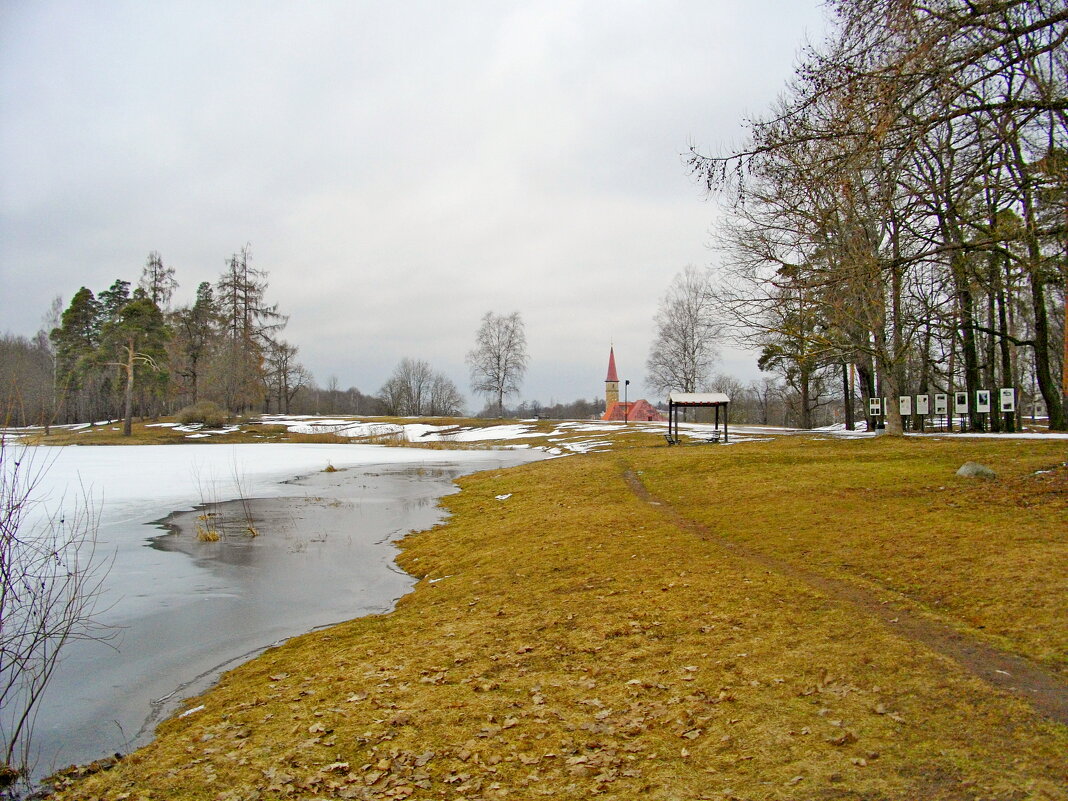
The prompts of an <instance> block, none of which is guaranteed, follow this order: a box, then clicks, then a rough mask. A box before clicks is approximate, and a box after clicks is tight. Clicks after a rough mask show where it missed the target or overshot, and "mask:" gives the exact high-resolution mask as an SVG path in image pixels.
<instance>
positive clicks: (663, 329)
mask: <svg viewBox="0 0 1068 801" xmlns="http://www.w3.org/2000/svg"><path fill="white" fill-rule="evenodd" d="M713 312H714V304H713V302H712V292H711V285H710V283H709V278H708V274H707V273H706V272H702V271H699V270H698V269H697V268H696V267H694V266H693V265H689V266H687V267H686V269H685V270H683V271H682V272H681V273H679V274H678V275H676V276H675V280H674V281H672V283H671V287H670V288H669V289H668V291H667V294H665V295H664V297H663V298H661V300H660V308H659V310H658V311H657V313H656V340H655V341H654V343H653V349H652V350H651V351H650V352H649V358H648V359H647V360H646V363H645V367H646V369H647V370H648V371H649V372H648V375H647V376H646V379H645V383H646V384H647V385H648V386H649V387H651V388H652V389H653V390H655V391H656V392H658V393H661V394H665V395H666V394H667V393H669V392H671V391H672V390H680V391H682V392H696V391H697V389H698V387H700V386H703V385H704V384H705V383H707V381H708V376H709V371H710V370H711V369H712V365H713V364H714V363H715V361H716V346H715V338H716V336H717V334H718V333H719V331H720V327H719V325H718V324H717V322H716V319H715V316H714V314H713Z"/></svg>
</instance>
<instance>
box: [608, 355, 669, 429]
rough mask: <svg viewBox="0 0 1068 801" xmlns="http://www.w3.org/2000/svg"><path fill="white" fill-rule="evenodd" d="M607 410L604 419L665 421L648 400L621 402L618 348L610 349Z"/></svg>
mask: <svg viewBox="0 0 1068 801" xmlns="http://www.w3.org/2000/svg"><path fill="white" fill-rule="evenodd" d="M604 405H605V411H604V414H603V415H602V416H601V419H602V420H626V421H629V422H637V421H640V422H643V423H644V422H649V421H654V422H659V423H662V422H664V415H662V414H660V412H658V411H657V410H656V408H655V407H654V406H653V405H652V404H651V403H649V401H647V400H636V401H629V402H623V403H621V402H620V400H619V375H618V374H617V373H616V350H615V348H614V347H613V348H610V349H609V351H608V375H607V376H606V377H605V380H604Z"/></svg>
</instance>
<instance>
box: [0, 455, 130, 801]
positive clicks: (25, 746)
mask: <svg viewBox="0 0 1068 801" xmlns="http://www.w3.org/2000/svg"><path fill="white" fill-rule="evenodd" d="M41 453H43V452H42V451H38V450H35V449H33V448H20V447H18V446H14V445H11V444H9V443H8V442H6V441H5V439H4V437H3V436H2V434H0V747H2V748H3V754H2V762H0V790H2V789H4V788H5V787H7V788H8V789H10V787H11V785H13V784H17V783H18V782H20V781H26V780H27V774H28V771H29V769H30V768H31V767H32V759H33V751H32V748H31V743H32V737H33V727H34V720H35V718H36V713H37V709H38V706H39V704H40V701H41V698H42V696H43V694H44V692H45V690H46V689H47V687H48V684H49V680H50V679H51V678H52V675H53V673H54V672H55V669H56V667H57V665H59V662H60V659H61V657H62V655H63V653H64V649H65V646H66V645H67V644H68V643H70V642H71V641H73V640H77V639H94V640H106V639H109V638H110V637H111V636H112V635H113V634H114V632H113V631H111V630H109V629H107V628H104V627H102V626H101V625H99V624H98V623H97V622H96V614H97V612H98V611H99V610H98V602H99V600H100V594H101V588H102V584H103V581H104V578H105V577H106V575H107V570H108V567H109V563H108V562H107V561H105V560H103V559H101V558H99V555H98V554H97V553H96V527H97V519H96V515H95V512H94V510H93V507H92V505H91V503H89V499H88V497H87V496H84V495H83V497H82V498H81V499H80V503H78V504H77V505H76V508H75V509H73V510H72V509H70V508H67V509H65V510H64V509H61V508H59V505H57V506H56V507H54V508H47V509H46V508H45V507H44V506H43V500H42V499H41V498H40V497H38V487H39V485H40V482H41V480H42V478H43V477H44V475H45V473H46V472H47V470H48V467H49V463H48V462H47V460H46V459H44V458H43V457H40V454H41ZM59 504H60V505H62V500H60V502H59ZM68 506H69V505H68Z"/></svg>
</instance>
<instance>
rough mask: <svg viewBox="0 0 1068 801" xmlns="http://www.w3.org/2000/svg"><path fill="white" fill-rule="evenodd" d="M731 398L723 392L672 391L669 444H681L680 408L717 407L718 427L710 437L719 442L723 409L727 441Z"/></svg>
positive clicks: (725, 438) (724, 438)
mask: <svg viewBox="0 0 1068 801" xmlns="http://www.w3.org/2000/svg"><path fill="white" fill-rule="evenodd" d="M730 402H731V399H730V398H728V397H727V396H726V395H725V394H724V393H722V392H672V393H671V394H670V395H668V433H667V441H668V445H678V444H679V441H680V440H679V410H680V409H715V410H716V428H715V433H714V434H713V436H712V438H711V439H710V441H711V442H719V410H720V409H723V441H724V442H726V441H727V411H728V407H729V406H730Z"/></svg>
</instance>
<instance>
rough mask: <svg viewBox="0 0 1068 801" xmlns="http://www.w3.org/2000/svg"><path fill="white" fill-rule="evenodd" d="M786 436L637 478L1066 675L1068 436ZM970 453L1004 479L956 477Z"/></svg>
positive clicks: (653, 468)
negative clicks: (790, 439) (785, 440)
mask: <svg viewBox="0 0 1068 801" xmlns="http://www.w3.org/2000/svg"><path fill="white" fill-rule="evenodd" d="M784 445H786V443H779V442H775V443H762V444H755V443H754V444H747V445H746V446H745V447H744V448H732V449H723V450H719V451H717V452H716V453H715V454H714V458H709V454H708V453H706V452H703V451H700V450H694V449H687V450H686V451H685V452H684V453H678V454H676V453H672V454H670V458H663V455H661V458H659V459H656V460H654V461H653V462H649V461H648V460H647V461H645V462H643V467H644V468H645V472H644V473H643V476H642V478H643V480H644V482H645V483H646V485H647V486H648V487H649V488H650V490H652V491H653V492H654V493H656V494H657V495H660V496H661V497H663V498H664V499H665V500H668V501H669V502H670V503H671V504H672V505H673V506H675V507H676V508H677V509H678V510H679V511H680V512H681V513H683V514H684V515H686V516H687V517H690V518H692V519H695V520H698V521H700V522H701V523H703V524H704V525H706V526H707V527H708V528H709V529H711V530H712V531H713V532H715V533H718V534H721V535H723V536H725V537H728V538H731V539H734V540H737V541H739V542H742V543H744V544H746V545H748V546H751V547H754V548H757V549H759V550H761V551H763V552H765V553H769V554H773V555H775V556H778V557H781V558H784V559H786V560H788V561H790V562H792V563H795V564H798V565H801V566H803V567H806V568H810V569H814V570H816V571H819V572H822V573H825V574H828V575H832V576H836V577H839V578H848V579H850V580H853V581H860V582H867V583H870V584H872V585H874V586H875V587H876V588H878V589H883V590H887V591H889V592H890V593H892V594H894V595H898V596H902V595H903V596H905V597H906V598H908V599H910V600H912V601H914V602H916V603H917V604H918V605H919V607H920V608H921V609H923V610H924V611H926V612H927V613H930V614H934V615H937V616H938V617H941V618H943V619H946V620H948V621H949V622H951V623H953V624H954V625H956V626H958V627H959V628H961V629H962V630H966V631H968V632H969V633H970V634H972V635H975V636H979V637H981V638H985V639H987V640H988V641H990V642H993V643H994V644H996V645H998V646H999V647H1001V648H1004V649H1006V650H1010V651H1013V652H1016V653H1020V654H1023V655H1026V656H1028V657H1030V658H1032V659H1035V660H1037V661H1040V662H1042V663H1043V664H1045V665H1046V666H1047V667H1048V668H1050V669H1051V670H1053V671H1055V672H1059V673H1060V674H1061V675H1062V676H1066V677H1068V468H1066V465H1065V462H1066V461H1068V442H1065V441H1064V440H1059V441H1058V440H1041V439H1037V440H1035V439H1032V440H1024V441H1018V440H995V439H971V440H968V439H954V440H952V441H951V442H950V441H945V440H935V439H931V438H921V439H913V438H908V439H887V438H880V439H863V440H856V441H840V440H829V439H814V438H804V439H798V440H796V441H794V442H791V443H789V445H788V446H786V447H784ZM968 460H973V461H977V462H980V463H982V464H985V465H987V466H989V467H991V468H992V469H994V470H995V471H996V472H997V473H998V479H997V480H996V481H984V480H981V479H978V480H977V479H966V478H958V477H957V476H956V475H955V471H956V469H957V468H958V467H960V465H961V464H963V463H964V462H965V461H968Z"/></svg>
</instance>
